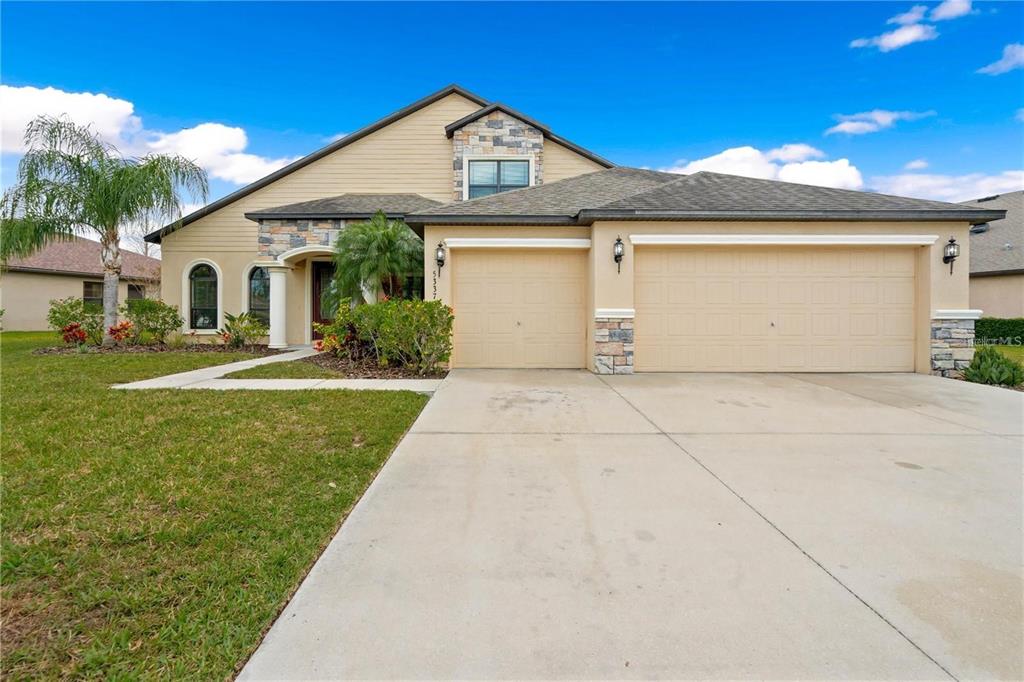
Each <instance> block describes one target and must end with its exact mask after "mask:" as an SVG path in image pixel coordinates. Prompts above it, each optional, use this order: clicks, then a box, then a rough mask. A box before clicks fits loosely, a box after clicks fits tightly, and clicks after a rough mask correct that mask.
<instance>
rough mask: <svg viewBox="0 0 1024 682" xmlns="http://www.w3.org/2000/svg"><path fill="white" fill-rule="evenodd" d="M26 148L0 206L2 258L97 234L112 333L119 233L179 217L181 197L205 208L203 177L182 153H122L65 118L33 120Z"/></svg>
mask: <svg viewBox="0 0 1024 682" xmlns="http://www.w3.org/2000/svg"><path fill="white" fill-rule="evenodd" d="M25 145H26V147H27V148H28V151H27V152H26V153H25V156H24V157H22V159H21V162H20V163H19V164H18V176H17V181H16V184H15V185H14V186H13V187H11V188H10V189H9V190H7V191H6V192H5V193H4V196H3V200H2V201H0V260H2V261H6V260H7V259H8V258H11V257H14V256H27V255H30V254H31V253H32V252H34V251H36V250H38V249H39V248H41V247H43V246H45V245H46V244H48V243H50V242H52V241H57V240H61V239H70V238H72V237H73V236H75V235H76V234H81V233H83V232H84V233H87V234H88V233H92V234H93V235H95V236H96V237H98V239H99V242H100V244H101V246H102V249H101V254H102V255H101V259H102V265H103V326H104V328H109V327H111V326H112V325H114V324H116V323H117V285H118V281H119V280H120V277H121V247H120V241H121V237H122V234H123V233H124V231H125V230H126V229H128V227H129V226H130V225H133V224H140V223H144V222H146V221H160V222H161V223H167V222H171V221H173V220H176V219H178V218H180V216H181V207H182V204H183V201H182V193H183V192H184V193H186V194H188V195H189V196H191V197H193V198H195V199H198V200H200V201H202V202H204V203H205V201H206V198H207V195H208V194H209V183H208V182H207V178H206V172H205V171H204V170H203V169H202V168H200V167H199V166H198V165H196V164H195V163H194V162H193V161H190V160H189V159H186V158H184V157H182V156H175V155H166V154H150V155H147V156H144V157H142V158H134V157H125V156H122V155H121V153H120V152H118V150H117V149H116V148H115V147H114V146H112V145H110V144H108V143H106V142H104V141H103V140H102V139H100V137H99V136H98V135H97V134H96V133H95V132H94V131H93V130H92V129H91V128H90V127H88V126H79V125H76V124H75V123H74V122H72V121H71V120H70V119H68V118H67V117H53V116H40V117H38V118H36V119H34V120H33V121H32V122H31V123H29V125H28V128H27V129H26V130H25ZM112 341H113V340H112V339H110V338H109V337H105V338H104V343H111V342H112Z"/></svg>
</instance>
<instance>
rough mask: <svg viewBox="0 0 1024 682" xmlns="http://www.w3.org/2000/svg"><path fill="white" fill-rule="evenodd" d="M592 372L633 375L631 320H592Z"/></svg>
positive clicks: (608, 318)
mask: <svg viewBox="0 0 1024 682" xmlns="http://www.w3.org/2000/svg"><path fill="white" fill-rule="evenodd" d="M594 372H595V373H596V374H632V373H633V318H631V317H630V318H620V317H596V318H594Z"/></svg>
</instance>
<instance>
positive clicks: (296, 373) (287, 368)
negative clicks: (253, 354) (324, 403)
mask: <svg viewBox="0 0 1024 682" xmlns="http://www.w3.org/2000/svg"><path fill="white" fill-rule="evenodd" d="M342 376H343V375H342V374H341V372H335V371H333V370H330V369H327V368H325V367H320V366H319V365H314V364H313V363H312V362H306V361H304V360H291V361H290V362H273V363H271V364H269V365H259V366H257V367H250V368H249V369H242V370H239V371H237V372H232V373H231V374H225V375H224V377H225V378H226V379H337V378H338V377H342Z"/></svg>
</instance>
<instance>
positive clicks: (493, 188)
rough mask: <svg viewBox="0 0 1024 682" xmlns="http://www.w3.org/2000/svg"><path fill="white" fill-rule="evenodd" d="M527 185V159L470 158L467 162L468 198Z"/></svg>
mask: <svg viewBox="0 0 1024 682" xmlns="http://www.w3.org/2000/svg"><path fill="white" fill-rule="evenodd" d="M529 186H530V162H529V161H510V160H495V161H485V160H475V161H474V160H471V161H470V162H469V198H470V199H476V198H477V197H485V196H488V195H489V194H497V193H499V192H505V191H507V190H510V189H520V188H522V187H529Z"/></svg>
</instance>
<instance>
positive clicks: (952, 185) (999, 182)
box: [871, 170, 1024, 201]
mask: <svg viewBox="0 0 1024 682" xmlns="http://www.w3.org/2000/svg"><path fill="white" fill-rule="evenodd" d="M871 186H872V187H873V188H874V189H876V190H878V191H879V192H884V193H885V194H897V195H899V196H905V197H917V198H919V199H936V200H938V201H967V200H968V199H977V198H979V197H986V196H991V195H993V194H1003V193H1005V192H1014V191H1017V190H1021V189H1024V170H1008V171H1003V172H1002V173H999V174H996V175H986V174H984V173H970V174H967V175H933V174H929V173H904V174H902V175H887V176H880V177H875V178H871Z"/></svg>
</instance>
